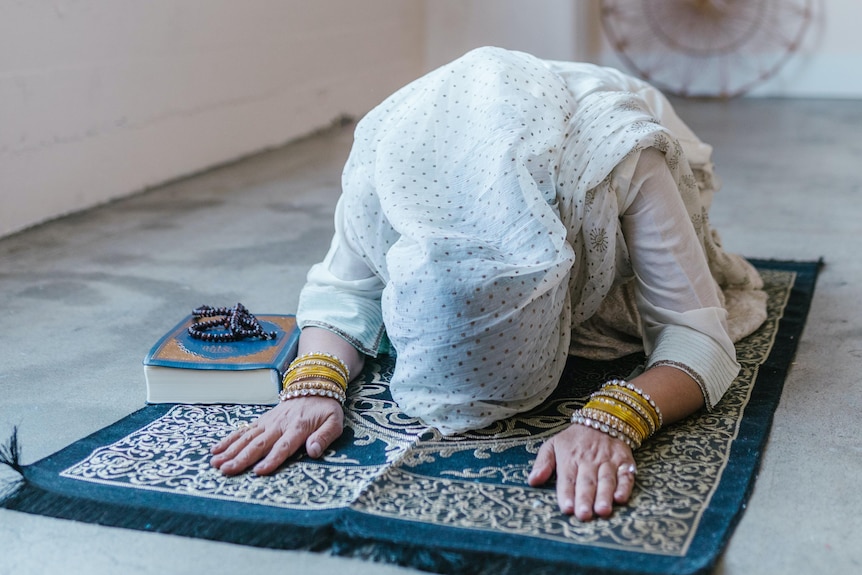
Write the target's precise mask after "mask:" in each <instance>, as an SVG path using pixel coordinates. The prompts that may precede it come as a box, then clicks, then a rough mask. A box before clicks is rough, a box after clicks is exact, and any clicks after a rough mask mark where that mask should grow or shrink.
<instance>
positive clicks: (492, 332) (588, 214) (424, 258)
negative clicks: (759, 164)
mask: <svg viewBox="0 0 862 575" xmlns="http://www.w3.org/2000/svg"><path fill="white" fill-rule="evenodd" d="M553 68H554V64H552V63H545V62H543V61H541V60H538V59H536V58H534V57H532V56H529V55H527V54H523V53H518V52H510V51H506V50H501V49H497V48H483V49H479V50H475V51H473V52H470V53H468V54H467V55H465V56H464V57H462V58H460V59H459V60H456V61H455V62H453V63H451V64H449V65H447V66H444V67H443V68H440V69H438V70H436V71H434V72H432V73H430V74H428V75H427V76H425V77H423V78H421V79H419V80H417V81H415V82H413V83H411V84H409V85H408V86H406V87H405V88H403V89H401V90H400V91H398V92H396V93H395V94H394V95H392V96H391V97H390V98H388V99H387V100H386V101H385V102H383V103H382V104H381V105H380V106H378V107H377V108H375V109H374V110H373V111H372V112H370V113H369V114H368V115H367V116H366V117H365V118H363V120H362V121H361V122H360V123H359V125H358V126H357V129H356V135H355V144H354V147H353V149H352V151H351V155H350V158H349V159H348V162H347V165H346V166H345V170H344V178H343V195H342V198H341V200H340V201H339V205H338V208H337V213H336V238H335V239H334V240H333V248H332V249H331V250H330V253H329V255H328V256H327V260H326V261H325V262H323V263H322V264H320V265H318V266H315V268H313V269H312V271H311V272H310V273H309V285H308V286H306V289H304V290H303V294H302V296H301V300H300V310H299V312H298V316H299V319H300V324H301V325H303V326H307V325H320V326H322V327H327V328H328V329H333V330H334V331H336V332H337V333H340V334H341V335H342V336H344V337H346V338H347V339H348V340H349V341H351V342H352V343H354V345H356V346H357V347H358V348H359V349H360V350H363V351H365V352H366V353H376V351H377V349H376V345H377V344H378V343H379V341H380V336H381V334H382V329H383V327H382V326H384V325H385V331H386V334H387V335H388V337H389V339H390V341H391V343H392V345H393V347H394V348H395V350H396V352H397V355H398V360H397V362H396V367H395V372H394V374H393V377H392V380H391V384H390V386H391V391H392V395H393V398H394V399H395V400H396V401H397V402H398V404H399V406H400V407H401V408H402V409H403V410H404V411H405V412H406V413H408V414H410V415H413V416H417V417H420V418H422V419H423V420H424V421H425V422H426V423H428V424H430V425H433V426H435V427H437V428H438V429H440V431H442V432H443V433H451V432H457V431H462V430H465V429H475V428H479V427H482V426H484V425H486V424H488V423H490V422H492V421H495V420H498V419H501V418H504V417H507V416H510V415H513V414H514V413H518V412H523V411H525V410H527V409H529V408H531V407H533V406H535V405H538V404H539V403H540V402H542V401H543V400H544V399H546V398H547V396H548V395H549V394H550V393H551V391H552V390H553V388H554V386H555V385H556V383H557V381H558V379H559V377H560V375H561V373H562V369H563V366H564V363H565V359H566V356H567V353H568V350H569V344H570V334H571V331H572V329H571V328H572V325H573V322H574V323H575V324H578V323H581V322H582V321H584V320H585V319H587V318H590V317H591V316H592V315H594V314H595V313H596V310H598V309H599V307H600V305H601V303H602V301H604V300H605V298H606V297H607V295H608V293H609V292H610V291H611V290H612V289H613V288H614V287H615V286H617V285H619V284H620V283H622V282H625V281H627V280H629V279H631V278H632V277H633V270H632V266H631V263H630V261H629V254H628V249H627V246H626V243H625V238H624V236H623V232H622V229H621V226H620V216H621V215H622V214H623V213H624V212H625V210H626V209H627V208H628V206H629V205H630V204H631V203H632V201H633V200H634V195H635V193H636V190H634V189H633V188H632V187H631V186H629V185H627V182H626V181H625V177H624V175H625V170H623V171H619V170H618V171H617V172H615V169H616V168H617V167H618V166H630V167H631V165H632V164H633V163H636V160H637V157H638V154H639V152H640V150H643V149H646V148H651V147H655V148H658V149H660V151H662V152H663V153H664V154H665V156H666V158H667V163H668V167H669V168H671V171H672V172H673V174H674V179H675V181H677V183H678V184H679V185H680V186H681V191H680V193H681V194H683V195H687V196H686V197H688V196H690V197H689V198H688V199H687V200H686V201H685V205H686V209H687V211H688V213H689V216H690V217H691V218H692V222H693V223H695V227H696V229H697V238H698V241H700V242H705V241H707V240H706V238H708V237H709V234H708V233H706V232H707V228H706V226H705V224H704V221H703V220H704V218H702V217H701V216H702V213H703V210H704V208H703V206H702V204H701V202H700V195H699V190H698V179H697V178H696V177H695V175H694V174H693V172H692V171H691V169H690V167H689V164H688V162H686V161H685V157H684V152H683V149H682V146H681V144H680V143H679V141H678V140H676V139H675V138H674V137H673V136H672V135H671V134H670V133H669V132H668V131H667V130H666V129H665V128H664V127H663V126H662V125H660V124H659V123H658V121H657V120H656V118H655V117H654V116H653V114H652V112H651V111H650V110H649V108H648V106H647V104H646V102H645V100H644V99H643V98H641V97H639V96H637V95H636V94H633V93H632V92H630V91H627V90H622V91H608V90H598V89H594V88H595V87H596V86H597V84H596V81H595V78H598V77H600V76H597V75H596V74H589V73H581V74H580V75H579V76H578V77H579V78H581V79H582V81H581V82H580V84H578V83H573V82H572V81H567V80H564V78H566V74H571V73H573V72H572V71H571V70H565V69H562V68H559V67H558V69H556V70H555V69H553ZM578 89H581V92H582V93H578ZM704 173H706V172H704ZM703 179H704V178H703V177H701V180H703ZM704 250H707V248H706V247H704ZM339 262H341V263H339ZM357 262H363V263H364V264H365V268H364V269H363V266H361V265H357ZM375 306H376V307H375ZM327 308H328V309H329V311H326V309H327ZM357 318H362V321H359V320H358V319H357ZM731 361H732V360H731Z"/></svg>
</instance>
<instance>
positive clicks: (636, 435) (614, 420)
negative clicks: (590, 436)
mask: <svg viewBox="0 0 862 575" xmlns="http://www.w3.org/2000/svg"><path fill="white" fill-rule="evenodd" d="M581 412H582V413H583V414H584V415H585V416H587V417H589V418H590V419H594V420H596V421H599V422H601V423H604V424H606V425H608V426H610V427H611V428H613V429H615V430H616V431H618V432H620V433H622V434H624V435H625V436H626V437H628V438H629V439H630V440H631V441H632V443H633V444H634V445H635V448H637V447H640V445H641V444H642V443H643V442H644V439H645V437H644V436H643V435H642V434H641V433H640V432H639V431H638V430H637V429H635V428H634V427H632V426H631V425H629V424H628V423H626V422H625V421H623V420H622V419H620V418H619V417H617V416H615V415H613V414H611V413H608V412H606V411H601V410H598V409H593V408H590V407H584V408H582V409H581Z"/></svg>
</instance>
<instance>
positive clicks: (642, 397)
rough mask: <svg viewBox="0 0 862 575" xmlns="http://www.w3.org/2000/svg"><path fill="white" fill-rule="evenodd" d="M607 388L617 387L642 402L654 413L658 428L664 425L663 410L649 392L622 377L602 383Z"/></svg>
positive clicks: (603, 387)
mask: <svg viewBox="0 0 862 575" xmlns="http://www.w3.org/2000/svg"><path fill="white" fill-rule="evenodd" d="M605 388H607V389H616V390H618V391H620V392H622V393H625V394H626V395H628V396H629V397H631V398H633V399H635V400H636V401H639V402H641V405H643V406H644V407H645V408H646V409H647V410H648V411H649V412H651V413H652V414H653V415H654V417H655V423H656V429H661V427H662V425H664V418H663V417H662V414H661V410H660V409H659V408H658V405H656V403H655V401H653V399H652V398H651V397H650V396H649V395H648V394H646V393H644V391H643V390H642V389H640V388H639V387H636V386H634V385H632V384H631V383H628V382H627V381H625V380H622V379H611V380H610V381H607V382H606V383H605V384H604V385H602V389H605Z"/></svg>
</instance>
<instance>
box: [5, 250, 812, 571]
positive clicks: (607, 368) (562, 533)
mask: <svg viewBox="0 0 862 575" xmlns="http://www.w3.org/2000/svg"><path fill="white" fill-rule="evenodd" d="M809 267H810V268H811V269H810V270H809V271H808V276H810V277H809V279H808V280H806V281H807V283H809V284H810V286H809V289H808V291H807V292H806V293H803V294H802V295H799V294H797V295H795V296H794V294H795V293H796V292H797V291H799V286H798V284H799V282H798V281H796V280H797V279H798V278H797V271H794V267H793V265H788V264H783V265H781V263H780V262H779V263H776V262H769V263H762V264H761V273H762V275H763V277H764V280H765V283H766V290H767V292H768V296H769V310H768V311H769V316H768V320H767V322H766V323H765V324H764V325H763V326H762V327H761V328H760V329H759V330H758V331H756V332H755V333H754V334H752V335H750V336H749V337H747V338H746V339H745V340H743V341H741V342H740V343H739V344H738V345H737V349H738V356H739V359H740V363H741V364H742V370H741V372H740V374H739V376H738V378H737V380H736V381H735V382H734V384H733V385H732V386H731V388H730V390H729V391H728V392H727V394H726V395H725V397H724V398H723V400H722V401H721V402H720V404H719V405H718V406H717V408H716V409H715V410H714V411H712V412H710V413H706V412H703V413H700V414H698V415H696V416H693V417H690V418H688V419H686V420H684V421H683V422H680V423H677V424H675V425H672V426H669V427H667V428H665V429H663V430H662V431H660V432H659V434H657V435H656V436H655V437H654V438H652V439H651V440H650V441H649V442H648V443H647V444H645V445H644V446H643V447H642V448H641V449H640V450H639V451H637V453H636V459H637V464H638V475H637V481H636V487H635V491H634V494H633V497H632V500H631V502H630V504H629V505H628V506H626V507H619V508H617V509H616V510H615V512H614V514H613V516H612V517H611V518H609V519H598V520H595V521H592V522H588V523H582V522H579V521H577V520H576V519H574V518H572V517H569V516H566V515H563V514H561V513H560V512H559V510H558V508H557V504H556V496H555V491H554V489H553V487H552V485H548V486H546V487H544V488H531V487H529V486H528V485H527V484H526V478H527V474H528V473H529V471H530V467H531V465H532V462H533V460H534V459H535V455H536V453H537V451H538V449H539V447H540V446H541V444H542V442H543V441H544V440H546V439H547V438H548V437H550V436H552V435H553V434H555V433H556V432H558V431H559V430H561V429H563V428H564V427H565V426H567V425H569V423H568V422H569V418H570V416H571V413H572V412H573V411H574V410H576V409H578V408H579V407H580V406H582V405H583V403H584V402H585V401H586V399H587V397H588V395H589V393H590V392H591V391H593V390H594V389H596V388H597V387H598V386H599V385H601V383H602V382H604V381H605V380H607V379H609V378H611V377H625V376H627V375H628V374H629V372H630V371H631V370H632V369H634V368H635V367H637V366H638V365H639V364H640V363H641V362H642V361H643V358H642V357H640V356H637V355H635V356H629V357H627V358H624V359H622V360H618V361H615V362H596V361H589V360H583V359H579V358H571V360H570V361H569V364H568V365H567V367H566V371H565V372H564V374H563V379H562V381H561V384H560V385H559V386H558V389H557V391H556V392H555V393H554V395H553V396H552V397H551V398H550V399H549V400H548V401H546V402H545V403H544V404H543V405H542V406H540V407H539V408H537V409H535V410H533V411H530V412H528V413H525V414H522V415H520V416H518V417H515V418H512V419H509V420H504V421H501V422H498V423H496V424H494V425H492V426H490V427H488V428H485V429H482V430H479V431H475V432H470V433H464V434H459V435H455V436H448V437H446V436H442V435H440V434H439V433H438V432H436V431H435V430H434V429H431V428H427V427H425V426H423V425H422V424H421V423H420V422H419V421H417V420H415V419H413V418H410V417H408V416H406V415H404V414H403V413H401V412H400V411H399V410H398V408H397V406H396V405H395V404H394V403H393V401H392V400H391V397H390V396H389V393H388V389H387V385H386V382H387V381H388V378H389V376H390V375H391V371H392V367H393V363H392V360H391V359H389V358H385V357H384V358H380V359H378V360H374V361H369V362H368V365H367V367H366V370H365V371H364V372H363V376H362V377H361V378H360V381H361V384H360V385H354V386H353V387H352V391H351V394H350V397H349V398H348V404H347V405H346V418H345V422H346V427H345V432H344V434H343V435H342V437H341V438H340V439H339V440H338V441H337V442H336V444H335V445H334V446H333V448H332V449H331V450H330V451H329V452H327V454H326V455H325V457H323V458H322V459H320V460H313V459H310V458H307V457H305V456H303V455H299V456H297V457H295V458H293V459H292V461H291V462H290V463H289V464H288V465H285V466H283V467H282V468H281V469H279V470H278V471H277V472H276V473H275V474H273V475H272V476H269V477H257V476H255V475H254V474H253V473H245V474H242V475H240V476H238V477H233V478H226V477H223V476H221V474H220V473H218V472H217V471H215V470H213V469H212V468H211V467H210V466H209V457H210V455H209V449H210V447H211V446H212V445H213V444H214V443H215V442H216V441H217V440H218V439H219V438H221V437H223V436H224V435H226V434H227V433H229V432H230V431H231V430H233V429H235V428H236V426H237V425H239V424H241V423H242V422H250V421H252V420H253V419H254V418H255V417H257V416H258V415H260V414H261V413H262V412H263V411H265V409H266V408H265V407H260V406H242V405H209V406H207V405H176V406H148V407H147V408H145V409H144V410H142V411H140V412H138V413H137V414H133V416H130V418H133V417H137V418H138V419H137V420H135V421H136V422H135V423H132V422H127V423H126V424H125V427H122V426H120V423H122V422H120V423H118V424H115V426H114V427H115V428H116V429H114V430H113V431H110V430H111V428H107V430H108V431H106V430H103V432H99V433H97V434H94V436H91V438H87V440H82V442H79V443H81V445H79V446H78V447H77V448H75V446H72V447H70V448H67V450H65V451H64V452H60V454H57V455H55V456H51V458H48V459H47V460H43V461H46V462H48V463H47V464H46V465H47V467H50V468H52V469H55V470H56V471H55V475H58V476H59V479H58V480H59V481H65V483H63V484H62V487H61V489H60V491H61V492H62V496H63V497H66V498H74V497H75V494H74V491H75V488H74V487H70V486H69V485H72V484H74V485H83V484H88V485H92V486H93V490H94V491H93V492H92V493H90V494H89V495H87V497H88V498H89V499H91V500H93V501H95V502H96V503H94V504H93V506H94V508H97V507H99V505H103V506H105V509H109V508H111V506H114V507H115V508H116V507H117V506H122V505H128V503H127V501H124V500H135V499H136V498H137V499H138V500H140V501H141V503H140V504H139V505H138V508H140V509H138V508H136V509H138V512H139V513H140V516H141V517H142V519H141V521H142V522H143V521H144V518H146V522H147V524H146V525H136V524H134V521H129V520H128V519H125V520H120V519H118V518H112V517H111V514H110V513H109V512H108V511H103V512H102V513H101V515H98V514H97V513H96V512H95V511H94V512H93V514H96V515H98V517H100V519H98V520H95V521H97V522H101V523H106V524H109V525H122V526H126V527H132V528H139V529H152V530H157V531H166V532H172V533H179V534H183V535H191V536H202V537H208V538H212V539H218V540H227V541H234V542H237V543H246V544H252V545H260V546H270V547H288V548H289V547H311V548H317V549H330V550H331V551H333V552H335V553H340V554H348V555H362V556H367V557H373V558H378V559H384V560H389V561H394V562H398V563H401V564H405V565H410V566H414V567H418V568H421V569H426V570H432V571H439V572H451V573H456V572H457V573H486V572H487V573H490V572H493V571H495V570H496V572H498V573H499V572H501V571H500V569H501V568H502V569H504V571H503V572H507V571H508V570H509V569H515V568H518V569H521V568H529V569H532V570H534V572H542V571H543V570H545V569H547V570H548V572H552V571H554V570H558V569H560V568H567V569H570V570H572V569H574V570H578V569H585V570H587V571H590V570H597V569H600V570H603V571H608V572H614V571H627V572H635V573H638V572H655V573H692V572H699V571H701V570H704V569H708V568H709V567H711V566H712V565H714V562H715V561H716V559H717V557H718V555H719V554H720V552H721V550H722V549H723V545H724V543H726V541H727V538H728V537H729V535H730V532H731V529H732V527H733V525H734V524H735V522H736V521H737V520H738V518H739V516H740V514H741V511H742V508H743V504H744V501H745V499H746V498H747V495H748V492H749V490H750V487H751V482H752V481H753V476H754V472H755V471H756V468H757V463H758V461H759V453H760V450H761V449H762V445H763V443H764V441H765V438H766V435H767V433H768V429H769V425H770V423H771V417H772V412H773V410H774V407H775V405H776V404H777V401H778V397H779V395H780V391H781V385H782V383H783V378H784V375H785V373H786V370H787V368H788V366H789V363H790V360H791V358H792V355H793V352H794V350H795V344H796V341H797V340H798V335H799V333H800V331H801V328H802V325H804V318H805V313H806V312H807V307H808V302H809V301H810V295H811V291H813V284H814V278H815V277H816V265H815V264H809ZM794 297H796V298H797V299H798V298H799V297H802V298H803V300H804V301H802V304H803V305H802V307H801V308H800V310H797V311H794V312H793V313H792V314H791V315H795V316H798V317H796V319H795V323H794V324H793V325H794V326H795V327H793V329H792V330H791V331H789V332H788V333H786V334H782V330H781V329H779V328H780V327H781V325H782V319H783V318H784V317H785V315H786V312H787V310H788V309H791V308H788V302H790V301H791V300H792V299H793V298H794ZM791 319H794V318H791ZM785 321H786V320H785ZM777 352H780V353H778V355H780V356H781V357H778V358H776V357H775V356H776V353H777ZM764 371H766V372H768V373H766V374H763V373H762V372H764ZM755 382H757V384H756V385H755ZM761 388H762V389H761ZM137 421H140V424H139V423H137ZM117 426H120V427H117ZM126 428H128V429H126ZM100 434H101V435H100ZM88 440H89V442H88ZM38 466H39V463H37V464H34V466H28V468H34V467H38ZM27 471H31V470H30V469H27V468H25V473H24V475H25V479H27V480H29V481H31V482H33V483H38V482H39V477H38V474H28V473H27ZM28 475H29V476H28ZM552 483H553V482H551V484H552ZM27 490H28V489H27V488H25V489H23V490H22V493H25V492H27ZM100 494H105V495H104V497H103V498H102V496H101V495H100ZM124 494H127V495H124ZM172 497H175V500H173V501H174V502H171V501H172V500H171V498H172ZM100 498H101V499H102V500H101V503H100ZM13 500H14V503H13V504H10V503H9V501H7V502H6V503H5V505H6V506H7V507H11V508H19V509H23V510H30V511H31V512H37V513H39V512H41V513H44V514H52V513H51V512H50V511H45V510H42V511H40V510H38V509H37V510H35V511H33V510H32V509H27V504H26V498H25V497H24V496H23V495H19V496H18V497H17V498H13ZM148 502H150V503H148ZM46 505H47V504H46ZM70 505H71V503H70ZM159 506H162V510H163V511H164V513H162V514H160V513H161V512H159V511H158V510H155V511H152V513H151V515H148V512H147V511H146V509H147V508H148V507H153V508H157V507H159ZM168 510H170V512H171V513H172V515H170V519H169V520H165V521H167V523H169V524H170V525H167V526H166V525H165V524H160V523H159V521H160V519H159V518H166V517H168V515H167V512H168ZM184 512H185V513H186V515H185V516H184V515H183V514H184ZM54 514H56V515H58V516H69V515H71V514H73V513H72V512H71V511H69V510H68V509H67V510H66V511H64V512H63V513H54ZM132 515H134V513H133V514H132ZM174 515H176V516H177V517H180V519H174ZM117 516H118V517H119V511H118V512H117ZM182 517H185V519H181V518H182ZM85 520H87V519H85ZM199 521H209V522H210V523H209V524H208V525H210V526H209V527H206V528H203V527H201V526H200V525H199V524H197V523H196V522H199ZM259 522H262V523H265V524H266V525H280V526H283V527H285V526H286V527H291V528H292V531H290V533H291V536H290V537H288V536H286V535H285V536H279V535H277V529H276V530H275V531H272V535H271V538H272V540H268V539H267V537H266V536H261V535H259V533H260V530H259V529H257V530H255V536H254V537H251V536H249V535H243V534H244V533H246V534H248V533H251V531H249V529H253V528H254V525H255V524H256V523H259ZM162 523H164V521H162ZM232 524H236V525H237V526H236V527H235V528H232ZM213 526H215V527H213ZM240 527H243V528H240ZM303 528H306V529H307V530H308V532H309V533H313V534H314V537H313V538H311V536H309V538H303V537H302V536H300V535H297V533H302V529H303ZM283 533H284V534H286V533H288V532H287V531H283Z"/></svg>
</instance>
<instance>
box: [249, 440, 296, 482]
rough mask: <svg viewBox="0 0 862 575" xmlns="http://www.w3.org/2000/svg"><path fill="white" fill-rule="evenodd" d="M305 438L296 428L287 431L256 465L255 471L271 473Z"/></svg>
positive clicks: (265, 473) (264, 473)
mask: <svg viewBox="0 0 862 575" xmlns="http://www.w3.org/2000/svg"><path fill="white" fill-rule="evenodd" d="M304 440H305V438H304V437H303V436H302V435H301V434H297V433H296V431H295V430H290V431H285V432H284V433H282V435H281V437H279V438H278V439H277V440H276V442H275V444H274V445H273V446H272V448H271V449H270V450H269V453H268V454H267V455H266V457H264V458H263V459H261V460H260V462H259V463H258V464H257V465H255V466H254V470H253V471H254V472H255V474H257V475H269V474H270V473H272V472H273V471H275V470H276V469H278V468H279V466H281V464H283V463H284V462H285V461H287V459H288V458H289V457H290V456H291V455H293V454H294V453H296V452H297V450H299V447H300V446H301V445H302V442H303V441H304Z"/></svg>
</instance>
